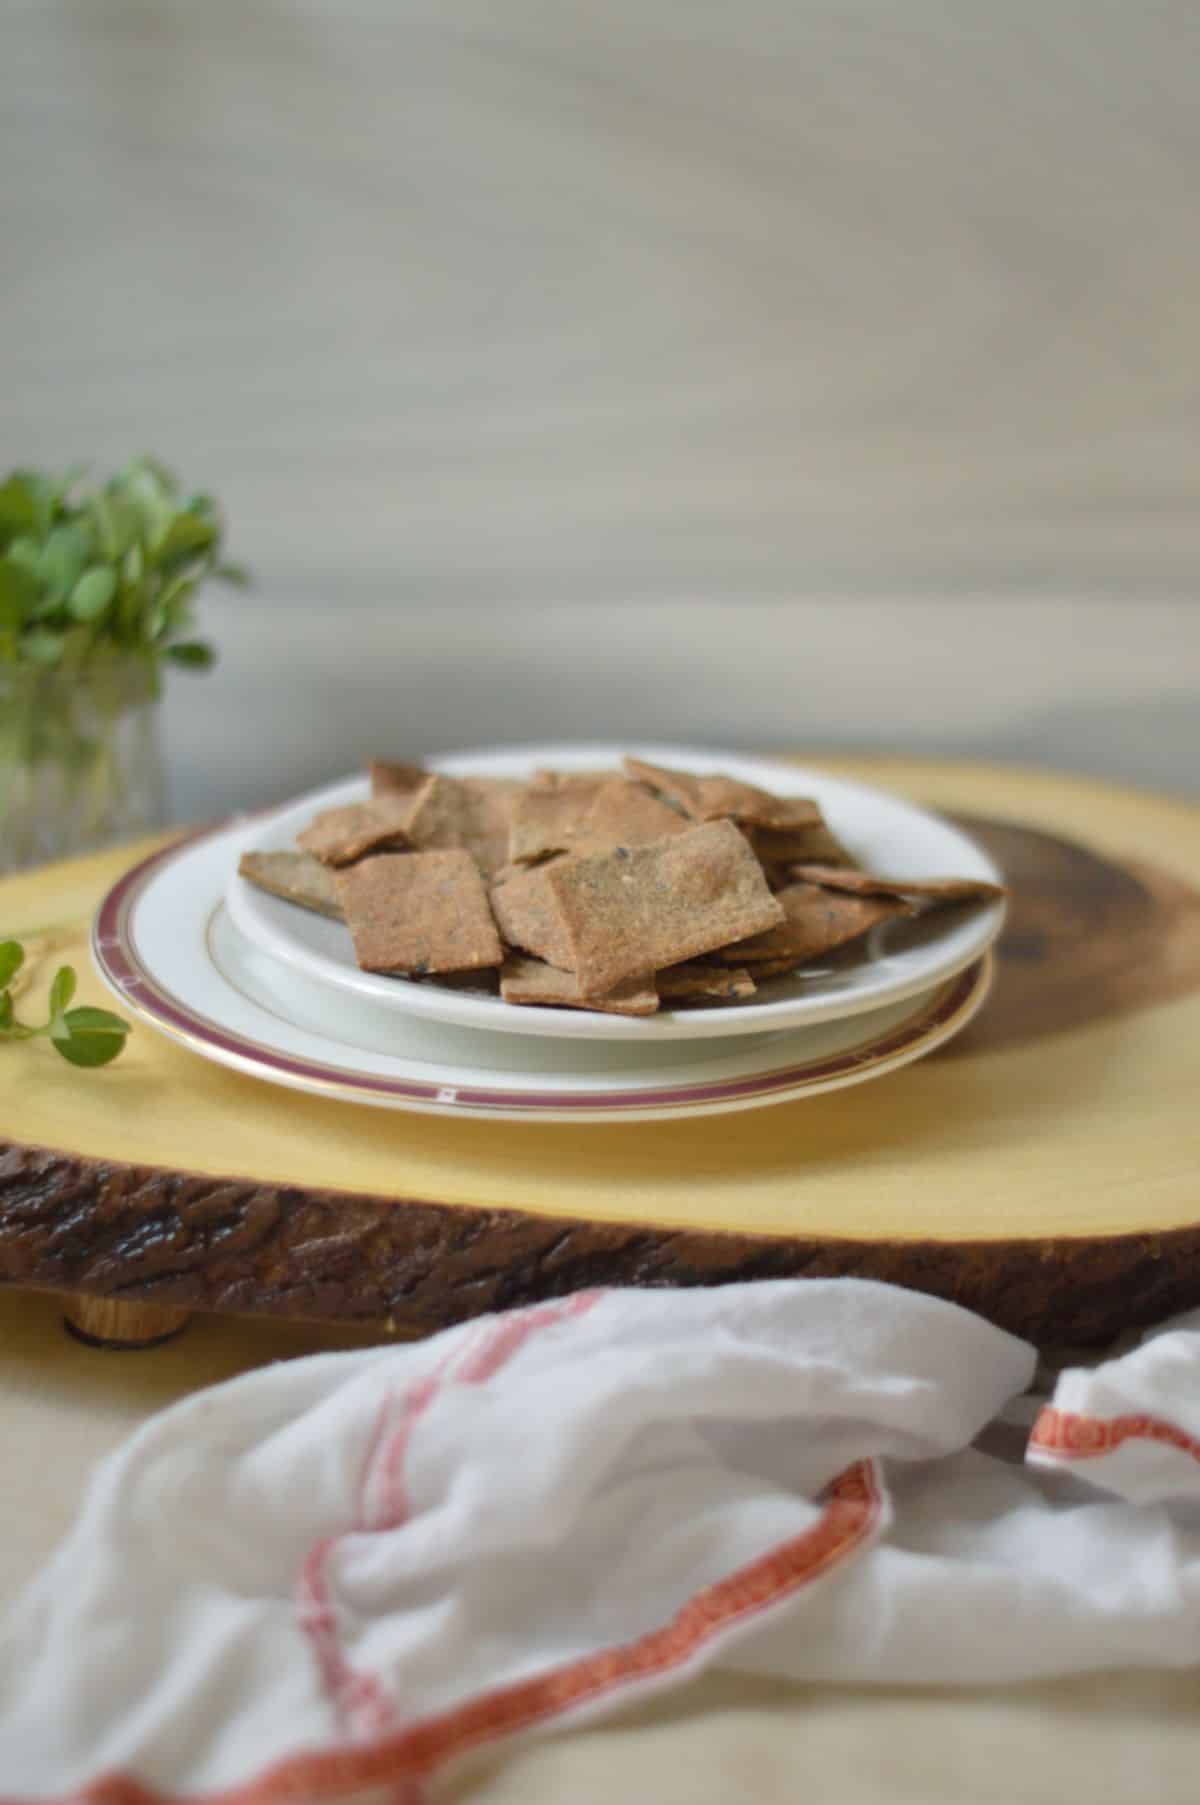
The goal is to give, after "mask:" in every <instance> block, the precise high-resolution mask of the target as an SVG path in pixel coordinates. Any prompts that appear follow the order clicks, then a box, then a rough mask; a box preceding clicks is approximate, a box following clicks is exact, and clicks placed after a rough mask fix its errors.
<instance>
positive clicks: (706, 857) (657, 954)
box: [542, 821, 784, 993]
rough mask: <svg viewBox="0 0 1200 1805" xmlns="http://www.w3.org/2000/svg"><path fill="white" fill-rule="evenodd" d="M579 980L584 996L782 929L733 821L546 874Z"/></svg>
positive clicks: (554, 867) (573, 860) (567, 863)
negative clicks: (735, 942)
mask: <svg viewBox="0 0 1200 1805" xmlns="http://www.w3.org/2000/svg"><path fill="white" fill-rule="evenodd" d="M542 875H543V876H544V879H545V883H546V887H547V891H548V893H549V895H550V896H552V897H553V898H555V899H556V901H557V903H558V906H559V909H560V912H561V919H562V923H563V925H564V927H565V929H566V932H567V935H568V937H569V940H570V943H571V950H572V954H573V956H572V958H571V959H569V960H566V961H560V960H555V961H554V963H555V964H559V963H563V964H565V965H567V966H568V967H569V968H570V969H572V970H574V971H575V972H576V973H577V975H578V977H579V981H580V984H581V985H582V987H583V989H584V990H585V991H586V992H588V993H597V992H603V991H607V990H612V989H613V987H614V986H615V985H617V984H619V983H620V982H621V981H622V979H624V978H633V977H640V976H642V975H643V974H646V973H649V972H653V971H658V970H660V969H661V968H662V967H663V966H665V965H678V964H679V963H680V962H681V961H682V960H684V959H691V958H694V957H695V955H696V954H697V953H705V952H708V951H710V950H711V949H712V948H713V947H718V946H724V945H726V944H727V943H728V942H730V941H733V940H744V939H745V938H746V937H747V935H749V934H755V933H758V932H760V931H762V930H765V929H767V928H770V927H775V926H778V925H779V924H780V923H781V922H782V921H783V920H784V914H783V910H782V908H781V907H780V905H779V903H777V902H776V900H775V898H774V897H773V896H772V895H771V892H770V891H769V890H768V888H767V883H766V879H765V878H764V877H763V874H762V869H761V867H760V866H759V863H758V860H757V859H756V858H755V856H754V854H753V853H752V852H751V850H750V848H749V846H748V845H747V844H746V841H745V839H744V838H743V837H742V835H741V834H740V833H739V832H738V830H737V828H736V827H735V826H734V825H733V823H732V821H711V822H706V823H705V824H704V825H703V826H701V827H691V828H688V829H687V830H686V831H685V832H684V833H681V834H673V835H670V836H668V837H667V838H665V839H662V840H651V841H650V842H649V843H648V844H647V845H645V846H628V847H625V846H622V847H617V848H615V849H614V850H613V851H612V852H606V853H596V854H593V855H591V856H588V857H570V858H565V859H560V860H558V861H556V862H555V863H554V864H551V865H548V866H545V867H544V868H543V874H542Z"/></svg>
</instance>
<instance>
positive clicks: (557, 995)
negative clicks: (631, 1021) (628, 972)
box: [500, 953, 658, 1015]
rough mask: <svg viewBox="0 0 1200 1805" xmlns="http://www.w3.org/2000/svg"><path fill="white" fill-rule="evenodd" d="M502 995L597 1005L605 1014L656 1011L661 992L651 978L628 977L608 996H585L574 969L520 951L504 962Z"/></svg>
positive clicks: (562, 1005) (565, 1005) (556, 1005)
mask: <svg viewBox="0 0 1200 1805" xmlns="http://www.w3.org/2000/svg"><path fill="white" fill-rule="evenodd" d="M500 995H501V996H502V997H503V998H504V1001H505V1002H506V1003H525V1004H537V1003H540V1004H542V1005H543V1007H547V1008H552V1009H596V1010H599V1011H600V1012H601V1013H602V1014H604V1015H653V1014H654V1013H655V1011H656V1010H657V1008H658V992H657V990H656V989H655V987H654V982H653V980H652V979H650V978H627V979H626V981H625V982H624V983H623V984H618V985H617V986H616V988H615V989H614V990H610V991H609V993H608V995H607V996H584V994H583V992H582V990H580V988H579V979H578V978H577V977H576V976H575V974H574V972H570V971H559V970H557V968H556V967H555V966H553V965H546V964H544V963H543V961H542V960H541V959H526V958H523V957H522V956H521V955H520V954H519V953H516V954H513V955H512V956H511V957H510V958H508V959H506V960H505V962H504V966H503V969H502V971H501V973H500Z"/></svg>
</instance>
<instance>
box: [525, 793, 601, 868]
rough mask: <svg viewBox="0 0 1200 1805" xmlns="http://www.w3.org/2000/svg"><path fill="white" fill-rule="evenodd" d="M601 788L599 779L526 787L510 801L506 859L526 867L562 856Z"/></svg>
mask: <svg viewBox="0 0 1200 1805" xmlns="http://www.w3.org/2000/svg"><path fill="white" fill-rule="evenodd" d="M550 775H551V774H550V773H548V774H547V777H549V776H550ZM600 788H601V780H600V779H599V778H586V779H584V780H583V781H582V782H576V783H552V782H549V781H540V780H539V781H538V782H535V783H531V784H527V785H526V786H525V788H524V789H523V790H522V792H521V794H520V795H519V796H517V797H515V798H514V800H513V807H512V818H511V824H510V827H509V836H508V856H509V858H510V859H511V860H512V862H513V864H514V865H525V864H529V863H531V862H532V861H533V860H535V859H544V858H549V857H550V856H551V855H552V854H554V853H556V852H565V851H566V850H567V848H568V847H569V846H570V845H571V844H572V842H573V841H574V839H575V836H576V834H577V833H578V831H579V825H580V823H581V821H582V820H583V818H584V816H585V815H586V814H587V811H588V809H589V807H590V806H591V803H592V801H593V799H594V797H595V796H596V794H597V792H598V791H599V789H600Z"/></svg>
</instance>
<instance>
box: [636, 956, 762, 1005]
mask: <svg viewBox="0 0 1200 1805" xmlns="http://www.w3.org/2000/svg"><path fill="white" fill-rule="evenodd" d="M654 988H655V989H656V990H657V991H658V994H659V996H660V998H661V999H662V1001H663V1002H664V1003H702V1002H703V1003H707V1002H714V1003H729V1002H744V1001H745V1000H746V998H747V997H752V996H753V995H754V992H755V989H756V988H757V987H756V985H755V982H754V979H753V978H752V977H751V976H750V973H749V972H748V971H746V970H745V969H744V967H742V968H739V967H732V968H730V969H729V970H722V969H721V968H720V967H719V966H714V965H701V964H699V963H698V962H697V961H694V960H688V961H686V962H685V963H684V964H683V965H668V966H667V968H666V970H665V971H659V972H655V974H654Z"/></svg>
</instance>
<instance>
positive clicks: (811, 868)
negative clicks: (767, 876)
mask: <svg viewBox="0 0 1200 1805" xmlns="http://www.w3.org/2000/svg"><path fill="white" fill-rule="evenodd" d="M792 876H793V877H794V878H796V879H798V880H799V881H800V882H801V883H805V884H820V885H822V886H823V887H824V888H825V889H826V890H844V891H846V892H847V893H848V894H849V895H851V896H893V897H898V898H900V899H901V901H903V900H904V899H905V898H906V897H910V896H914V897H917V898H918V899H919V900H920V901H921V902H924V903H926V904H927V905H928V906H929V907H931V908H932V907H933V906H934V905H936V904H937V903H956V902H992V901H994V900H995V899H996V897H998V896H1003V895H1004V894H1005V890H1004V887H1003V885H1002V884H989V883H987V882H985V880H984V879H982V878H974V877H922V878H905V877H873V876H872V875H871V873H870V872H868V871H858V870H854V869H847V868H845V867H843V866H841V865H811V864H802V865H794V866H793V867H792Z"/></svg>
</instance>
